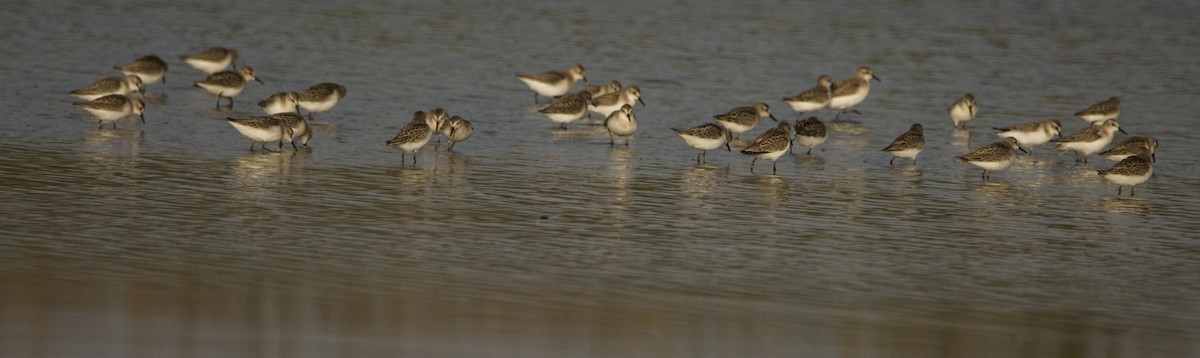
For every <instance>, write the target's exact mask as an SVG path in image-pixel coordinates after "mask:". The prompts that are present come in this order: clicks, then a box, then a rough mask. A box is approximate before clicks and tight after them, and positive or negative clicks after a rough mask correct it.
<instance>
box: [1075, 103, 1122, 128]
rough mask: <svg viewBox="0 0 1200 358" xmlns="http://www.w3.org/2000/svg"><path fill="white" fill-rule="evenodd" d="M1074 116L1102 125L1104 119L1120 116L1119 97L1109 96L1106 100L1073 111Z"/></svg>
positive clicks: (1094, 124) (1114, 118)
mask: <svg viewBox="0 0 1200 358" xmlns="http://www.w3.org/2000/svg"><path fill="white" fill-rule="evenodd" d="M1075 116H1076V117H1079V119H1082V120H1085V121H1087V122H1088V123H1091V124H1092V125H1093V126H1098V125H1103V124H1104V121H1106V120H1109V119H1111V120H1116V119H1117V117H1120V116H1121V99H1120V98H1117V97H1109V98H1108V99H1106V100H1103V101H1100V102H1098V103H1096V104H1093V105H1091V106H1088V108H1087V109H1085V110H1082V111H1079V112H1075Z"/></svg>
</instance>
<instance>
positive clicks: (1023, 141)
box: [992, 119, 1062, 153]
mask: <svg viewBox="0 0 1200 358" xmlns="http://www.w3.org/2000/svg"><path fill="white" fill-rule="evenodd" d="M992 129H995V130H997V131H999V132H996V135H997V136H999V137H1000V138H1008V137H1013V138H1016V139H1017V145H1020V146H1021V148H1023V149H1025V150H1026V152H1027V153H1033V147H1036V146H1039V145H1042V144H1044V143H1046V142H1049V141H1050V140H1051V139H1053V138H1054V137H1056V136H1058V135H1059V134H1060V133H1061V132H1062V123H1059V122H1058V120H1057V119H1047V120H1044V121H1033V122H1025V123H1021V124H1017V125H1013V126H1009V127H1006V128H1000V127H994V128H992Z"/></svg>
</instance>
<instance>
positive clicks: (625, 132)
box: [604, 104, 638, 147]
mask: <svg viewBox="0 0 1200 358" xmlns="http://www.w3.org/2000/svg"><path fill="white" fill-rule="evenodd" d="M637 126H638V123H637V116H635V115H633V106H631V105H628V104H627V105H624V106H621V109H620V110H616V111H613V112H612V114H610V115H608V118H605V119H604V127H605V128H608V145H609V146H610V147H611V146H614V145H616V140H614V139H613V136H617V137H622V138H625V146H626V147H628V146H629V137H630V136H632V135H633V133H634V132H637Z"/></svg>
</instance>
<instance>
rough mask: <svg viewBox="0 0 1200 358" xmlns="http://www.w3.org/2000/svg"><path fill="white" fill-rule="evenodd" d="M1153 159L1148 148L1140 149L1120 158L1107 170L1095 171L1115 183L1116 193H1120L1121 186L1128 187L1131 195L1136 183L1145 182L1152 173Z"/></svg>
mask: <svg viewBox="0 0 1200 358" xmlns="http://www.w3.org/2000/svg"><path fill="white" fill-rule="evenodd" d="M1152 162H1153V159H1152V158H1151V155H1150V150H1148V149H1144V148H1143V149H1142V150H1140V151H1138V154H1136V155H1133V156H1130V157H1127V158H1125V159H1121V161H1120V162H1118V163H1117V164H1116V165H1113V167H1112V168H1109V169H1108V170H1100V171H1097V172H1096V173H1097V174H1100V177H1102V178H1104V180H1107V181H1108V182H1109V183H1113V184H1116V185H1117V195H1121V187H1122V186H1128V187H1129V196H1133V195H1134V192H1133V188H1134V187H1136V186H1137V185H1138V184H1141V183H1145V182H1146V180H1149V179H1150V176H1151V175H1154V165H1153V164H1152Z"/></svg>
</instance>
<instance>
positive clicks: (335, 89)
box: [299, 82, 346, 121]
mask: <svg viewBox="0 0 1200 358" xmlns="http://www.w3.org/2000/svg"><path fill="white" fill-rule="evenodd" d="M345 97H346V86H342V85H340V84H337V83H333V82H324V83H318V84H315V85H313V86H312V87H309V88H308V89H306V90H304V92H300V100H299V103H300V108H304V110H306V111H308V120H310V121H311V120H313V115H314V114H317V113H321V112H325V111H328V110H330V109H332V108H333V106H336V105H337V103H338V100H341V99H342V98H345Z"/></svg>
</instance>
